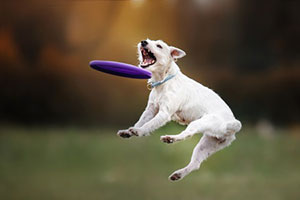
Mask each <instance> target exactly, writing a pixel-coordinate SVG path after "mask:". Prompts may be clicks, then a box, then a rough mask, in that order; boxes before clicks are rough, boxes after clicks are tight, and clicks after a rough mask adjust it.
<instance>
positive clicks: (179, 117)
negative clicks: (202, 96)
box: [171, 110, 197, 125]
mask: <svg viewBox="0 0 300 200" xmlns="http://www.w3.org/2000/svg"><path fill="white" fill-rule="evenodd" d="M171 119H172V120H173V121H176V122H177V123H179V124H181V125H188V124H189V123H191V122H192V121H194V120H196V119H197V117H195V116H190V115H188V114H186V113H185V112H183V111H181V110H179V111H177V112H176V113H174V114H173V115H172V117H171Z"/></svg>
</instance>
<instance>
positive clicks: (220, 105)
mask: <svg viewBox="0 0 300 200" xmlns="http://www.w3.org/2000/svg"><path fill="white" fill-rule="evenodd" d="M145 51H146V53H145ZM147 52H148V53H147ZM138 54H139V61H140V66H141V67H143V68H145V69H147V70H149V71H151V72H152V78H151V79H150V80H149V81H150V82H156V81H161V80H163V79H165V78H166V77H167V76H169V75H172V74H176V76H175V77H174V78H172V79H170V80H168V81H167V82H165V83H164V84H162V85H159V86H157V87H155V88H153V89H152V90H151V92H150V96H149V100H148V104H147V107H146V109H145V111H144V112H143V114H142V116H141V117H140V119H139V121H138V122H137V123H136V124H135V125H134V126H133V127H131V128H129V129H126V130H120V131H119V132H118V135H119V136H121V137H124V138H129V137H131V136H138V137H141V136H147V135H150V133H151V132H153V131H154V130H156V129H158V128H160V127H162V126H163V125H165V124H166V123H167V122H169V121H171V120H173V121H176V122H178V123H180V124H183V125H187V127H186V129H185V130H184V131H182V132H181V133H180V134H178V135H165V136H161V141H162V142H165V143H175V142H179V141H183V140H185V139H186V138H188V137H191V136H193V135H195V134H197V133H202V134H203V136H202V138H201V139H200V141H199V143H198V144H197V146H196V147H195V149H194V151H193V154H192V158H191V161H190V163H189V164H188V165H187V166H186V167H184V168H182V169H179V170H177V171H175V172H174V173H173V174H171V176H170V177H169V178H170V180H173V181H174V180H179V179H182V178H183V177H184V176H186V175H188V174H189V173H190V172H192V171H194V170H196V169H199V167H200V165H201V163H202V162H203V161H204V160H205V159H206V158H208V157H209V156H210V155H212V154H213V153H215V152H217V151H219V150H221V149H223V148H224V147H226V146H228V145H230V144H231V142H232V141H233V140H235V133H236V132H238V131H239V130H240V129H241V127H242V125H241V123H240V121H238V120H237V119H235V117H234V115H233V113H232V111H231V109H230V108H229V107H228V105H227V104H226V103H225V102H224V101H223V100H222V99H221V98H220V97H219V96H218V95H217V94H216V93H215V92H214V91H212V90H211V89H209V88H207V87H205V86H203V85H201V84H200V83H198V82H196V81H194V80H192V79H190V78H189V77H187V76H186V75H184V74H183V73H182V72H181V71H180V69H179V67H178V65H177V64H176V61H177V59H179V58H182V57H183V56H185V55H186V54H185V52H184V51H182V50H180V49H178V48H175V47H172V46H168V45H167V44H166V43H165V42H163V41H161V40H157V41H153V40H149V39H147V40H145V41H142V42H141V43H139V44H138ZM150 54H151V56H152V57H151V56H149V55H150ZM153 60H154V61H155V62H154V61H153ZM146 65H148V66H146Z"/></svg>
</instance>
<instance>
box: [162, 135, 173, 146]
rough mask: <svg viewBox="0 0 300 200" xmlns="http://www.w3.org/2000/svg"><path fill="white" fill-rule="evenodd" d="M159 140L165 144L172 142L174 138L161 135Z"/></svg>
mask: <svg viewBox="0 0 300 200" xmlns="http://www.w3.org/2000/svg"><path fill="white" fill-rule="evenodd" d="M160 140H161V141H162V142H164V143H167V144H172V143H173V142H175V138H173V137H171V136H169V135H165V136H161V137H160Z"/></svg>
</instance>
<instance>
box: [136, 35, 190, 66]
mask: <svg viewBox="0 0 300 200" xmlns="http://www.w3.org/2000/svg"><path fill="white" fill-rule="evenodd" d="M185 55H186V54H185V52H184V51H183V50H181V49H178V48H176V47H172V46H168V45H167V44H166V43H165V42H163V41H161V40H149V39H147V40H143V41H141V42H140V43H139V44H138V56H139V61H140V67H142V68H146V69H147V70H149V71H152V72H153V71H158V70H159V71H163V70H164V68H167V67H168V66H170V64H171V62H175V61H176V60H177V59H179V58H182V57H183V56H185Z"/></svg>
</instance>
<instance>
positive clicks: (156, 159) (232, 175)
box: [0, 124, 300, 200]
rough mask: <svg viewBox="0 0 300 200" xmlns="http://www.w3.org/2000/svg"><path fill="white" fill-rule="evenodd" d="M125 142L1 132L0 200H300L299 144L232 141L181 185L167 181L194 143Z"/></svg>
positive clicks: (251, 135)
mask: <svg viewBox="0 0 300 200" xmlns="http://www.w3.org/2000/svg"><path fill="white" fill-rule="evenodd" d="M180 130H182V127H179V126H175V125H174V124H170V125H168V126H167V127H165V128H162V129H160V130H159V131H157V132H156V133H154V134H153V136H151V137H144V138H133V139H130V140H124V139H121V138H118V137H117V136H116V131H117V130H112V129H111V130H103V129H93V130H83V129H76V128H64V129H63V128H61V129H53V128H52V129H47V130H45V129H41V128H40V129H31V130H29V129H16V128H8V129H3V128H2V129H1V134H0V199H18V200H22V199H24V200H25V199H26V200H27V199H30V200H34V199H37V200H40V199H43V200H47V199H49V200H50V199H51V200H55V199H57V200H61V199H64V200H67V199H72V200H73V199H84V200H85V199H89V200H93V199H97V200H99V199H123V200H125V199H130V200H134V199H137V200H141V199H143V200H153V199H163V200H167V199H172V200H174V199H176V200H177V199H189V200H193V199H203V200H206V199H207V200H211V199H222V200H223V199H225V200H226V199H228V200H229V199H230V200H231V199H243V200H247V199H249V200H250V199H251V200H252V199H265V200H267V199H272V200H277V199H278V200H279V199H299V197H300V191H299V183H300V173H299V170H300V160H299V157H300V138H295V137H292V136H290V135H289V134H279V133H278V134H276V135H275V136H274V137H273V138H271V139H268V140H267V139H263V138H261V137H259V135H258V134H256V133H255V132H254V131H253V130H245V131H242V132H241V133H239V134H238V135H237V140H236V141H235V142H234V143H233V144H232V145H231V146H230V147H228V148H226V149H224V150H223V151H220V152H218V153H217V154H215V155H213V156H212V157H210V158H209V159H208V160H207V161H205V162H204V163H203V164H202V166H201V168H200V170H199V171H196V172H193V173H192V174H190V175H189V176H187V177H186V178H185V179H183V180H182V181H180V182H176V183H173V182H170V181H169V180H168V179H167V177H168V176H169V175H170V174H171V173H172V172H173V171H175V170H176V169H178V168H181V167H183V166H185V165H186V164H187V163H188V162H189V159H190V156H191V152H192V149H193V147H194V146H195V145H196V143H197V142H198V140H199V138H200V136H195V137H193V138H191V139H188V140H187V141H184V142H181V143H178V144H173V145H167V144H163V143H162V142H160V141H159V136H160V135H163V134H175V133H179V132H180Z"/></svg>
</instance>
